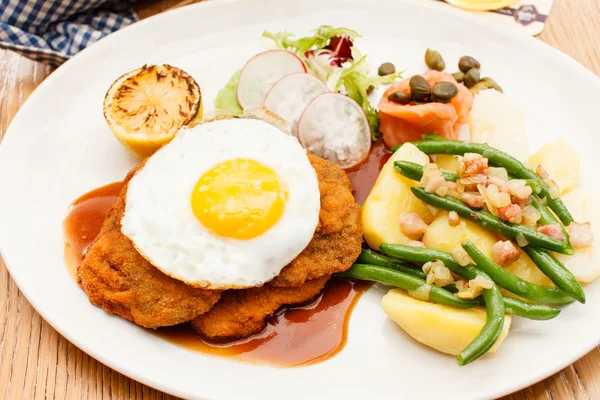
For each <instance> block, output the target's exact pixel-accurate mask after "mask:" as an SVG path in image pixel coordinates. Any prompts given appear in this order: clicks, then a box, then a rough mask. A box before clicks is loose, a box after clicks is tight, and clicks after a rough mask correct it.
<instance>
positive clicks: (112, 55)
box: [0, 0, 600, 399]
mask: <svg viewBox="0 0 600 400" xmlns="http://www.w3.org/2000/svg"><path fill="white" fill-rule="evenodd" d="M321 24H330V25H343V26H347V27H351V28H353V29H356V30H358V31H359V32H361V33H362V34H363V35H364V38H362V39H360V40H359V41H358V43H357V46H359V47H360V49H361V50H362V51H363V52H364V53H366V54H368V55H369V59H370V61H371V65H372V66H374V67H375V68H376V66H377V65H379V63H381V62H382V61H387V60H391V61H393V62H395V63H396V65H397V66H398V67H399V68H400V69H406V70H407V73H410V72H419V71H422V70H423V69H424V68H425V65H424V64H423V61H422V57H423V54H424V51H425V49H426V48H427V47H428V46H430V47H434V48H436V49H438V50H439V51H441V52H442V54H444V56H445V57H446V63H447V65H449V66H452V65H456V62H457V60H458V58H459V56H461V55H463V54H465V53H468V54H470V55H473V56H475V57H476V58H478V59H479V60H480V61H481V62H482V64H483V70H484V71H485V72H484V73H485V75H490V76H493V77H494V78H496V79H497V80H498V82H500V83H501V84H502V86H503V87H504V89H505V92H506V94H507V95H508V96H510V98H511V99H513V100H514V101H515V102H516V103H517V104H518V105H519V106H520V107H521V109H522V111H523V113H524V114H525V117H526V121H527V130H528V135H529V139H530V143H531V146H532V149H535V148H537V147H539V146H540V145H541V144H542V143H543V142H545V141H548V140H551V139H556V138H566V139H567V140H569V141H570V142H571V143H572V144H573V145H574V146H575V148H576V149H577V150H578V151H579V152H580V154H581V157H582V161H583V167H584V168H583V169H584V171H585V173H584V177H586V178H588V181H593V180H594V179H593V178H596V177H597V175H596V173H597V171H599V170H600V159H599V157H598V151H599V150H600V147H599V144H600V139H599V137H598V129H597V126H598V124H597V118H598V109H599V105H600V104H599V100H598V93H600V82H599V79H598V78H597V77H596V76H594V75H593V74H592V73H590V72H589V71H587V70H585V69H584V68H583V67H582V66H580V65H578V64H577V63H575V62H574V61H573V60H571V59H569V58H568V57H566V56H564V55H562V54H561V53H559V52H558V51H555V50H553V49H551V48H550V47H548V46H547V45H545V44H543V43H541V42H539V41H537V40H535V39H531V38H528V37H525V36H521V35H519V34H516V33H512V32H508V31H505V30H504V29H503V28H502V29H501V28H497V27H496V26H494V25H492V24H491V23H490V22H488V21H485V20H480V19H476V18H475V17H471V16H469V15H466V14H463V13H459V12H456V11H453V10H449V9H446V8H443V9H442V8H439V7H438V6H437V5H435V4H434V3H433V2H431V3H429V2H426V1H419V2H407V1H398V0H369V1H366V0H327V1H323V0H288V1H276V0H270V1H259V0H243V1H220V0H219V1H209V2H206V3H203V4H199V5H195V6H191V7H185V8H182V9H178V10H175V11H172V12H168V13H165V14H162V15H159V16H156V17H153V18H150V19H148V20H145V21H142V22H140V23H137V24H135V25H134V26H132V27H129V28H126V29H124V30H122V31H120V32H117V33H116V34H114V35H111V36H110V37H108V38H106V39H104V40H101V41H100V42H99V43H98V44H95V45H93V46H91V47H90V48H89V49H87V50H85V51H83V52H82V53H81V54H80V55H78V56H76V57H75V58H74V59H73V60H71V61H69V62H67V63H66V64H65V65H64V66H62V67H61V68H59V69H58V70H57V71H55V72H54V73H53V74H52V75H51V76H50V77H49V78H47V79H46V80H45V81H44V82H43V83H42V84H41V85H40V87H39V88H37V90H36V91H35V92H34V93H33V94H32V95H31V97H30V98H29V99H28V100H27V102H26V103H25V105H24V106H23V107H22V108H21V110H20V111H19V113H18V114H17V116H16V117H15V119H14V121H13V122H12V125H11V126H10V129H9V131H8V133H7V135H6V138H5V139H4V142H3V143H2V145H1V146H0V191H1V192H0V246H1V250H2V255H3V257H4V260H5V262H6V265H7V266H8V268H9V270H10V273H11V275H12V277H13V279H14V280H15V281H16V282H17V284H18V285H19V287H20V288H21V290H22V291H23V293H24V294H25V296H26V297H27V299H28V300H29V301H30V302H31V304H32V305H33V306H34V307H35V308H36V309H37V310H38V311H39V313H40V314H41V315H42V316H43V317H44V318H45V319H46V320H47V321H48V322H49V323H50V324H52V326H53V327H54V328H56V329H57V330H58V331H59V332H60V333H61V334H62V335H64V336H65V337H66V338H67V339H68V340H70V341H72V342H73V343H74V344H75V345H77V346H78V347H80V348H81V349H82V350H84V351H85V352H87V353H89V354H90V355H91V356H93V357H94V358H96V359H98V360H99V361H101V362H102V363H104V364H106V365H108V366H110V367H111V368H114V369H116V370H118V371H120V372H122V373H124V374H126V375H128V376H130V377H132V378H134V379H136V380H139V381H141V382H143V383H146V384H148V385H150V386H153V387H155V388H158V389H161V390H164V391H166V392H169V393H172V394H174V395H178V396H182V397H187V398H205V399H235V398H261V399H269V398H274V399H275V398H286V399H304V398H309V397H311V398H345V399H350V398H384V396H385V397H387V398H419V399H425V398H442V397H443V398H446V399H450V398H457V399H470V398H473V399H484V398H491V397H496V396H500V395H503V394H507V393H510V392H512V391H515V390H517V389H520V388H522V387H525V386H527V385H530V384H532V383H534V382H536V381H538V380H541V379H543V378H545V377H547V376H548V375H550V374H552V373H554V372H556V371H558V370H559V369H561V368H563V367H565V366H567V365H568V364H569V363H571V362H573V361H575V360H576V359H577V358H579V357H581V356H583V355H584V354H585V353H586V352H588V351H589V350H591V349H592V348H593V347H594V346H596V345H597V344H598V343H600V322H599V319H598V307H599V306H600V285H599V284H598V283H596V284H593V285H590V286H587V287H586V293H587V296H588V304H587V305H585V306H583V305H580V304H573V305H570V306H568V307H566V308H565V310H564V312H563V313H562V314H561V315H560V317H559V318H556V319H555V320H552V321H548V322H532V321H527V320H524V319H520V318H515V320H514V324H513V326H512V328H511V333H510V335H509V336H508V338H507V339H506V341H505V343H504V344H503V346H502V347H501V349H500V351H499V352H497V353H495V354H492V355H488V356H486V357H485V358H483V359H482V360H479V361H477V362H475V363H473V364H471V365H469V366H466V367H462V368H459V367H458V366H457V365H456V362H455V360H454V358H453V357H449V356H445V355H441V354H438V353H436V352H434V351H431V350H429V349H428V348H426V347H424V346H421V345H419V344H417V343H416V342H414V341H413V340H412V339H410V338H409V337H408V336H407V335H406V334H404V333H403V332H402V331H401V330H400V329H399V328H397V327H396V326H395V325H394V324H393V323H392V322H391V321H390V320H388V319H387V318H386V316H385V314H384V312H383V310H382V309H381V307H380V304H379V303H380V299H381V296H382V294H383V291H381V290H379V289H372V290H370V291H369V292H368V293H367V294H366V295H365V296H364V297H363V298H362V299H361V301H360V302H359V304H358V306H357V307H356V310H355V312H354V314H353V317H352V320H351V323H350V331H349V339H348V344H347V346H346V348H345V349H344V350H343V351H342V352H341V353H340V354H338V355H337V356H335V357H334V358H332V359H330V360H328V361H326V362H323V363H320V364H317V365H313V366H309V367H303V368H287V369H279V368H272V367H268V366H256V365H247V364H240V363H236V362H232V361H230V360H227V359H222V358H212V357H208V356H205V355H202V354H199V353H195V352H192V351H188V350H186V349H184V348H180V347H177V346H175V345H172V344H170V343H168V342H166V341H164V340H161V339H160V338H158V337H156V336H154V335H151V334H149V333H148V332H145V331H144V330H143V329H140V328H138V327H136V326H135V325H133V324H131V323H129V322H127V321H125V320H123V319H121V318H119V317H114V316H110V315H108V314H106V313H105V312H104V311H102V310H101V309H99V308H96V307H94V306H92V305H90V303H89V302H88V300H87V298H86V296H85V294H84V293H83V291H82V290H81V289H80V288H79V287H78V286H77V285H76V283H75V282H74V281H73V279H72V278H71V277H70V276H69V273H68V272H67V270H66V268H65V266H64V262H63V234H62V219H63V218H64V216H65V213H66V210H67V207H68V206H69V204H70V203H71V201H73V200H74V199H75V198H77V197H78V196H79V195H81V194H83V193H85V192H87V191H89V190H91V189H93V188H95V187H98V186H101V185H104V184H106V183H109V182H113V181H117V180H120V179H122V178H123V176H124V175H125V173H126V172H127V171H128V170H129V169H130V168H132V167H133V166H134V165H135V163H136V161H135V160H134V159H133V158H132V157H131V156H130V155H129V154H128V153H127V152H126V151H125V150H124V149H123V148H122V147H121V146H120V145H119V143H118V142H117V141H116V140H115V139H114V137H113V136H112V134H111V133H110V131H109V129H108V127H107V125H106V123H105V121H104V118H103V116H102V100H103V98H104V94H105V92H106V89H107V88H108V87H109V85H110V84H111V83H112V82H113V81H114V80H115V79H116V78H117V77H118V76H120V75H121V74H123V73H124V72H126V71H129V70H132V69H134V68H136V67H139V66H140V65H142V64H144V63H165V62H166V63H170V64H173V65H176V66H178V67H180V68H183V69H184V70H186V71H187V72H188V73H190V74H191V75H192V76H193V77H194V78H195V79H196V80H197V81H198V82H199V84H200V86H201V88H202V90H203V93H204V96H205V102H206V105H207V106H209V105H210V103H211V102H212V99H213V98H214V96H215V94H216V93H217V91H218V89H219V88H220V87H221V86H222V85H224V84H225V82H226V81H227V78H228V77H229V76H230V74H231V73H232V72H233V71H235V70H236V69H237V68H240V67H241V66H242V65H243V63H244V62H245V61H246V60H247V59H248V58H249V57H250V56H252V55H253V54H255V53H256V52H258V51H260V50H261V49H262V48H263V45H264V42H262V41H261V39H260V34H261V33H262V31H263V30H265V29H268V30H272V31H278V30H282V29H288V30H289V31H291V32H297V33H307V32H308V31H309V30H310V29H313V28H316V27H318V26H319V25H321ZM207 108H210V107H207ZM596 181H597V178H596Z"/></svg>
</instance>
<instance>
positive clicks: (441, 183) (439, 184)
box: [424, 175, 448, 194]
mask: <svg viewBox="0 0 600 400" xmlns="http://www.w3.org/2000/svg"><path fill="white" fill-rule="evenodd" d="M444 187H446V192H447V187H448V184H447V182H446V180H445V179H444V177H443V176H442V175H438V176H432V177H431V178H429V179H427V183H426V184H425V188H424V189H425V191H426V192H427V193H437V192H438V191H440V189H442V188H444ZM438 194H439V193H438Z"/></svg>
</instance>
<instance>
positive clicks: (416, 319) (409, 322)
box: [381, 289, 512, 355]
mask: <svg viewBox="0 0 600 400" xmlns="http://www.w3.org/2000/svg"><path fill="white" fill-rule="evenodd" d="M381 303H382V305H383V309H384V310H385V312H386V314H387V315H388V316H389V317H390V318H391V319H392V320H393V321H394V322H395V323H397V324H398V325H399V326H400V328H402V329H403V330H404V331H405V332H406V333H408V334H409V335H410V336H412V337H413V338H414V339H416V340H417V341H419V342H421V343H423V344H424V345H426V346H429V347H431V348H433V349H436V350H438V351H441V352H442V353H447V354H452V355H458V354H459V353H460V352H461V351H462V350H463V349H464V348H465V347H467V346H468V345H469V343H471V342H472V341H473V339H475V337H476V336H477V334H479V332H480V331H481V329H482V328H483V326H484V325H485V321H486V311H485V309H484V308H483V307H475V308H471V309H466V310H460V309H457V308H452V307H448V306H444V305H440V304H435V303H429V302H426V301H421V300H417V299H414V298H412V297H410V296H409V295H408V294H407V293H406V292H405V291H403V290H401V289H392V290H390V291H389V292H388V293H387V294H386V295H385V296H383V300H382V302H381ZM511 321H512V320H511V317H510V315H506V316H505V317H504V327H503V328H502V332H501V333H500V337H499V338H498V341H497V342H496V344H495V345H494V347H492V349H491V350H490V352H494V351H496V350H497V349H498V347H499V346H500V344H502V341H503V340H504V338H505V337H506V335H507V334H508V330H509V328H510V323H511Z"/></svg>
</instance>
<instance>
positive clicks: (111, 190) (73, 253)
mask: <svg viewBox="0 0 600 400" xmlns="http://www.w3.org/2000/svg"><path fill="white" fill-rule="evenodd" d="M369 162H370V161H368V162H367V163H365V164H364V165H365V168H367V166H368V165H369V164H368V163H369ZM364 171H367V169H364V170H363V174H366V172H364ZM358 172H360V171H358ZM369 174H370V173H369ZM369 176H370V175H369ZM373 182H374V179H373ZM371 186H372V183H371ZM122 187H123V182H116V183H112V184H110V185H107V186H103V187H101V188H98V189H95V190H92V191H91V192H89V193H86V194H85V195H83V196H81V197H80V198H78V199H77V200H75V202H73V204H72V205H71V207H70V209H69V213H68V215H67V217H66V218H65V221H64V229H65V260H66V264H67V266H68V268H69V271H70V272H71V274H72V275H73V277H75V278H76V275H77V267H78V266H79V264H80V263H81V262H82V261H83V257H84V256H85V253H86V251H87V250H88V248H89V246H90V245H91V244H92V242H93V241H94V239H95V238H96V236H97V235H98V233H99V232H100V228H101V227H102V222H103V221H104V218H105V216H106V214H107V213H108V211H109V209H110V208H111V207H112V206H113V205H114V204H115V203H116V201H117V198H118V195H119V192H120V191H121V189H122ZM369 190H370V187H369ZM361 193H362V192H361ZM367 193H368V190H367ZM370 286H371V284H370V283H368V282H350V281H346V280H341V279H331V280H330V281H329V282H328V284H327V286H326V287H325V289H324V291H323V292H322V293H321V295H320V296H319V297H318V298H317V299H315V300H314V301H312V302H311V303H309V304H306V305H303V306H296V307H284V308H282V309H281V310H279V312H278V313H277V314H276V315H274V316H273V317H271V318H270V319H269V320H268V324H267V327H266V328H265V330H264V331H263V332H262V333H260V334H257V335H254V336H252V337H250V338H246V339H244V340H241V341H234V342H229V343H209V342H207V341H205V340H203V339H202V338H200V337H199V336H198V335H196V334H195V333H194V331H192V329H191V328H189V327H188V326H187V325H182V326H176V327H171V328H161V329H158V330H156V331H152V332H153V333H155V334H157V335H158V336H160V337H162V338H164V339H165V340H168V341H169V342H171V343H175V344H177V345H179V346H182V347H185V348H187V349H190V350H194V351H198V352H202V353H206V354H210V355H215V356H221V357H229V358H233V359H236V360H239V361H244V362H250V363H262V364H270V365H276V366H282V367H292V366H300V365H308V364H314V363H317V362H320V361H324V360H326V359H328V358H330V357H332V356H334V355H335V354H337V353H338V352H339V351H341V350H342V349H343V348H344V346H345V344H346V339H347V336H348V323H349V320H350V316H351V314H352V310H353V309H354V306H355V305H356V302H357V301H358V299H359V298H360V296H361V295H362V294H363V293H364V292H365V291H366V290H367V289H368V288H369V287H370Z"/></svg>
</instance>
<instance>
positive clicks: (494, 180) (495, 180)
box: [487, 176, 509, 193]
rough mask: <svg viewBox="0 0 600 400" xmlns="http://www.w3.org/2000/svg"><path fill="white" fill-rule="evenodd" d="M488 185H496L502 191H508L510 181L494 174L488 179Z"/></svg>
mask: <svg viewBox="0 0 600 400" xmlns="http://www.w3.org/2000/svg"><path fill="white" fill-rule="evenodd" d="M487 184H488V185H496V186H498V189H499V190H500V191H501V192H504V193H508V191H509V189H508V182H506V181H505V180H504V179H502V178H499V177H497V176H492V177H490V178H488V180H487Z"/></svg>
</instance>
